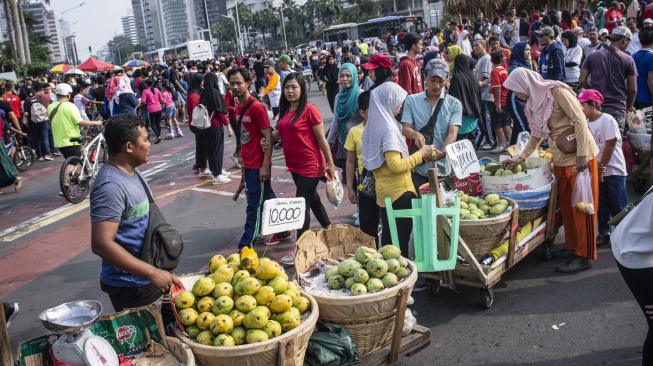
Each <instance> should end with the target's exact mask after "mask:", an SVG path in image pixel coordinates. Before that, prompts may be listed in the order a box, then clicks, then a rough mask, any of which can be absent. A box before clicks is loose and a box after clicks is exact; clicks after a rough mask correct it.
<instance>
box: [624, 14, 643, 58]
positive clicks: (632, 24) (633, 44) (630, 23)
mask: <svg viewBox="0 0 653 366" xmlns="http://www.w3.org/2000/svg"><path fill="white" fill-rule="evenodd" d="M626 27H628V30H630V32H631V33H632V34H633V36H632V39H631V40H630V44H629V45H628V48H626V53H628V54H629V55H631V56H632V55H634V54H635V52H637V51H639V50H640V49H641V48H642V44H641V43H640V42H639V31H638V30H637V19H635V18H634V17H630V18H628V20H626Z"/></svg>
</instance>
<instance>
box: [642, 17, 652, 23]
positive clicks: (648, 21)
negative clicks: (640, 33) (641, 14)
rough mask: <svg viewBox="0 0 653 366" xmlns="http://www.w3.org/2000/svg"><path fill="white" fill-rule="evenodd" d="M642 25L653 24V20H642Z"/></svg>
mask: <svg viewBox="0 0 653 366" xmlns="http://www.w3.org/2000/svg"><path fill="white" fill-rule="evenodd" d="M643 23H644V24H653V19H651V18H646V19H644V22H643Z"/></svg>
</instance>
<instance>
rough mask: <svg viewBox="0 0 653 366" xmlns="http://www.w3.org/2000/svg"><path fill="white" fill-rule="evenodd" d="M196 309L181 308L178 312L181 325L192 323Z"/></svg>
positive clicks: (195, 316) (195, 315) (194, 320)
mask: <svg viewBox="0 0 653 366" xmlns="http://www.w3.org/2000/svg"><path fill="white" fill-rule="evenodd" d="M197 316H198V314H197V311H196V310H195V309H191V308H186V309H181V311H180V312H179V319H181V324H183V325H193V324H195V322H196V321H197Z"/></svg>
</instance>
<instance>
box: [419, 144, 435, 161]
mask: <svg viewBox="0 0 653 366" xmlns="http://www.w3.org/2000/svg"><path fill="white" fill-rule="evenodd" d="M437 151H438V149H436V148H435V146H433V145H424V146H422V147H421V148H420V149H419V151H418V152H419V153H420V154H421V155H422V160H424V161H426V162H432V161H435V160H436V159H437V158H438V152H437Z"/></svg>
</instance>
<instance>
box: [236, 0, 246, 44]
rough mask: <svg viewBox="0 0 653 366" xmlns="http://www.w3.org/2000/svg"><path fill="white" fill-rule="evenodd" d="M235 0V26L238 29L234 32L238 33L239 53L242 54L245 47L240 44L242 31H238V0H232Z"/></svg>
mask: <svg viewBox="0 0 653 366" xmlns="http://www.w3.org/2000/svg"><path fill="white" fill-rule="evenodd" d="M234 1H235V2H236V27H238V30H237V31H236V33H237V34H238V39H239V41H238V46H239V53H240V54H241V55H242V53H243V52H244V49H245V45H244V44H242V41H243V37H242V33H240V16H239V15H238V0H234Z"/></svg>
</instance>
